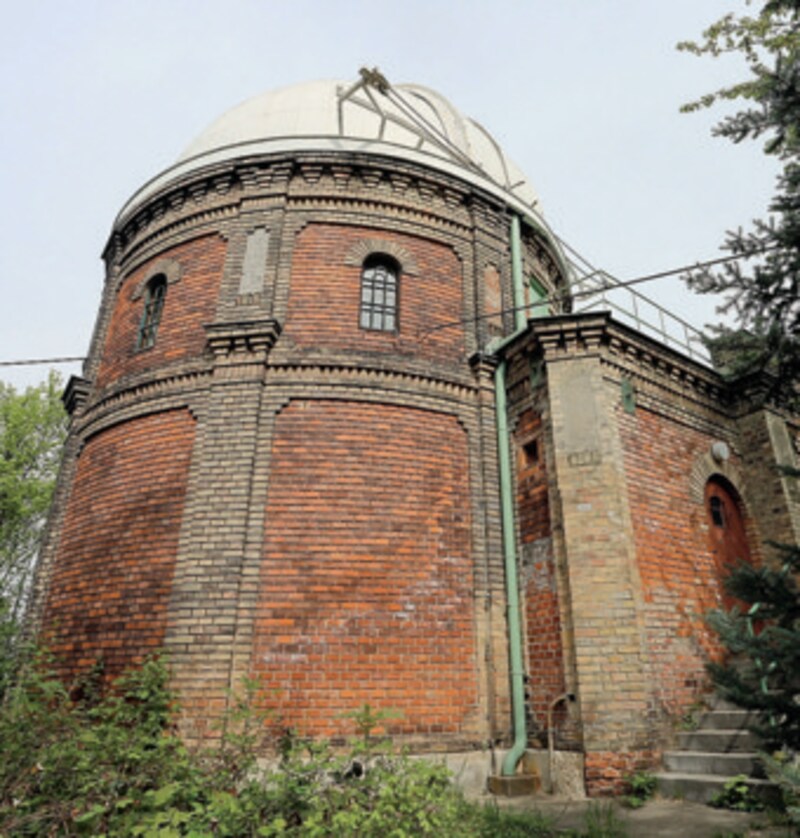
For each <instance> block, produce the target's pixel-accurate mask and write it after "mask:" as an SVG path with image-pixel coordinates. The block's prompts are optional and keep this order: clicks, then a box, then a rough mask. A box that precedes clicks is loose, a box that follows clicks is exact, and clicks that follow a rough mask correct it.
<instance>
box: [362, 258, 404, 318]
mask: <svg viewBox="0 0 800 838" xmlns="http://www.w3.org/2000/svg"><path fill="white" fill-rule="evenodd" d="M399 275H400V266H399V265H398V264H397V262H395V260H394V259H392V258H391V257H390V256H385V255H383V254H375V255H373V256H369V257H368V258H367V259H366V260H365V261H364V266H363V268H362V269H361V309H360V311H361V313H360V316H359V321H358V322H359V325H360V326H361V328H362V329H374V330H377V331H379V332H396V331H397V298H398V290H399V289H398V287H397V280H398V277H399Z"/></svg>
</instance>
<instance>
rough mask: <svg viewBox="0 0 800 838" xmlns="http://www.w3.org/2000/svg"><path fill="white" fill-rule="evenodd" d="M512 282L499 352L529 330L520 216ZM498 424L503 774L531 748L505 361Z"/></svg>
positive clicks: (498, 386)
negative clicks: (505, 654)
mask: <svg viewBox="0 0 800 838" xmlns="http://www.w3.org/2000/svg"><path fill="white" fill-rule="evenodd" d="M511 282H512V288H513V292H514V309H515V311H514V333H513V334H512V335H510V336H509V337H508V338H506V339H505V340H504V341H503V343H502V344H501V345H500V346H499V347H497V349H495V351H496V352H497V351H499V349H500V348H501V347H502V346H503V345H504V344H506V343H508V342H510V341H511V340H513V339H514V338H515V337H516V336H517V335H518V334H519V333H520V332H522V331H524V329H526V328H527V325H528V322H527V317H526V314H525V311H524V308H523V306H524V305H525V294H524V290H523V284H522V245H521V235H520V221H519V217H518V216H516V215H514V216H512V217H511ZM494 394H495V421H496V423H497V459H498V470H499V477H500V507H501V511H502V519H501V520H502V529H503V560H504V564H505V572H506V600H507V602H508V647H509V666H510V669H511V707H512V711H513V715H514V744H513V746H512V747H511V750H510V751H509V752H508V753H507V754H506V755H505V758H504V759H503V767H502V774H503V776H506V777H508V776H510V775H512V774H514V772H515V770H516V767H517V763H518V762H519V761H520V759H521V757H522V755H523V754H524V753H525V749H526V748H527V746H528V731H527V726H526V724H525V667H524V665H523V661H522V624H521V621H520V613H519V582H518V578H517V532H516V526H515V524H514V492H513V490H512V486H511V453H510V451H509V434H508V407H507V405H506V362H505V360H501V361H500V363H499V364H498V365H497V367H496V369H495V374H494Z"/></svg>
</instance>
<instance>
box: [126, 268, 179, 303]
mask: <svg viewBox="0 0 800 838" xmlns="http://www.w3.org/2000/svg"><path fill="white" fill-rule="evenodd" d="M159 274H161V275H163V276H164V277H166V280H167V285H174V284H175V283H176V282H180V279H181V276H182V275H183V269H182V268H181V263H180V262H178V261H177V260H175V259H158V260H157V261H155V262H154V263H153V264H151V265H150V266H149V267H148V269H147V271H146V272H145V274H144V276H143V277H142V278H141V279H140V280H139V282H137V283H136V285H135V286H134V288H133V292H132V293H131V299H132V300H138V299H140V298H141V296H142V294H144V290H145V288H147V284H148V283H149V282H150V280H151V279H152V278H153V277H154V276H158V275H159ZM123 281H124V280H123Z"/></svg>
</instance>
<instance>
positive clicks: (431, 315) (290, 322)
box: [283, 224, 464, 361]
mask: <svg viewBox="0 0 800 838" xmlns="http://www.w3.org/2000/svg"><path fill="white" fill-rule="evenodd" d="M369 238H378V239H380V240H382V241H391V242H393V243H394V244H396V245H399V246H400V247H402V248H405V249H406V250H407V251H408V252H409V253H410V254H412V256H413V258H414V261H415V263H416V269H417V270H416V273H415V274H414V275H409V274H407V273H403V274H402V275H401V276H400V279H399V327H400V328H399V332H398V333H397V334H393V333H390V332H379V331H371V330H365V329H361V328H360V327H359V304H360V299H361V297H360V294H361V267H360V266H357V265H348V264H346V259H347V255H348V252H349V251H350V250H351V248H352V247H353V246H354V245H356V244H357V243H358V242H360V241H362V240H364V239H369ZM462 308H463V305H462V271H461V264H460V262H459V260H458V258H457V257H456V255H455V253H454V252H453V250H452V249H451V248H449V247H446V246H445V245H442V244H438V243H436V242H434V241H430V240H428V239H422V238H416V237H413V236H408V235H402V234H399V233H389V232H387V231H385V230H370V229H368V228H363V227H346V226H338V225H332V224H310V225H308V226H307V227H306V228H305V229H304V230H302V231H301V232H300V233H299V234H298V236H297V241H296V243H295V250H294V254H293V260H292V279H291V289H290V294H289V308H288V313H287V319H286V327H285V330H284V336H283V339H284V340H287V339H288V340H291V341H293V342H294V343H295V345H296V346H298V347H303V348H305V347H310V348H314V349H323V350H324V349H346V350H357V351H360V352H365V353H379V354H388V353H391V354H395V355H396V354H398V353H400V354H409V355H413V356H415V357H417V358H428V359H433V360H439V361H453V360H455V361H458V360H461V359H463V355H464V330H463V327H462V326H460V325H456V326H452V327H449V328H447V329H443V330H441V331H439V332H433V333H432V334H428V335H426V336H425V338H424V340H421V336H422V334H423V333H425V332H426V330H428V329H430V328H433V327H435V326H440V325H442V324H443V323H449V322H451V321H453V320H458V319H459V318H460V317H462V316H463V314H462Z"/></svg>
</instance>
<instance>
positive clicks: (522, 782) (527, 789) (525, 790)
mask: <svg viewBox="0 0 800 838" xmlns="http://www.w3.org/2000/svg"><path fill="white" fill-rule="evenodd" d="M540 785H541V780H540V779H539V777H537V776H536V775H535V774H513V775H512V776H510V777H503V776H501V775H499V774H493V775H492V776H491V777H489V791H490V792H491V793H492V794H496V795H498V796H499V797H525V796H528V795H531V794H535V793H536V792H537V791H538V789H539V787H540Z"/></svg>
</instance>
